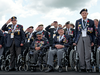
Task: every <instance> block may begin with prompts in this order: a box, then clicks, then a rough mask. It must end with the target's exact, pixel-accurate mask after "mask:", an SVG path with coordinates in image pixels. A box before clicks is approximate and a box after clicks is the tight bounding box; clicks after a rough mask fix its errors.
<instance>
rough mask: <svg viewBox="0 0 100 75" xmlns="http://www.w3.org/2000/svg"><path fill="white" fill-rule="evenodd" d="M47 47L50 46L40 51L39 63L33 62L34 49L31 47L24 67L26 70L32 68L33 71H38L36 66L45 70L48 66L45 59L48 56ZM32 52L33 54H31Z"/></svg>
mask: <svg viewBox="0 0 100 75" xmlns="http://www.w3.org/2000/svg"><path fill="white" fill-rule="evenodd" d="M47 49H48V48H44V49H43V50H41V51H40V52H39V53H38V58H37V59H38V60H37V63H36V64H34V63H33V60H32V58H34V57H33V52H34V51H33V50H32V49H29V50H28V53H27V55H26V59H25V60H26V61H25V67H24V70H25V71H28V70H31V71H36V67H39V70H40V71H43V70H44V68H45V67H46V61H45V58H46V52H47ZM30 52H31V54H30Z"/></svg>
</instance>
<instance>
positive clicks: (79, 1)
mask: <svg viewBox="0 0 100 75" xmlns="http://www.w3.org/2000/svg"><path fill="white" fill-rule="evenodd" d="M30 2H31V5H30V6H29V7H30V8H33V9H36V10H38V11H41V12H49V11H50V10H51V9H55V8H68V9H69V10H71V11H75V10H79V9H81V8H82V7H85V6H86V5H87V4H89V3H90V2H91V0H30Z"/></svg>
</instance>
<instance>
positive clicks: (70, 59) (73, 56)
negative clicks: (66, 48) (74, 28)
mask: <svg viewBox="0 0 100 75" xmlns="http://www.w3.org/2000/svg"><path fill="white" fill-rule="evenodd" d="M75 53H76V52H75V50H71V52H70V56H69V61H70V66H71V69H72V70H74V68H75Z"/></svg>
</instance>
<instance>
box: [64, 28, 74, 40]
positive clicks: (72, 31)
mask: <svg viewBox="0 0 100 75" xmlns="http://www.w3.org/2000/svg"><path fill="white" fill-rule="evenodd" d="M70 31H71V35H70V36H71V39H72V42H74V41H75V29H72V28H71V29H70ZM64 34H65V35H68V31H67V28H65V29H64Z"/></svg>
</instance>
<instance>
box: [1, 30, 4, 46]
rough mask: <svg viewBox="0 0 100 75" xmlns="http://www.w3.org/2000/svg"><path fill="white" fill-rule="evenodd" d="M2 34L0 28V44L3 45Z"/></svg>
mask: <svg viewBox="0 0 100 75" xmlns="http://www.w3.org/2000/svg"><path fill="white" fill-rule="evenodd" d="M3 40H4V35H3V32H2V31H1V30H0V45H3V42H4V41H3Z"/></svg>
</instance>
